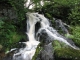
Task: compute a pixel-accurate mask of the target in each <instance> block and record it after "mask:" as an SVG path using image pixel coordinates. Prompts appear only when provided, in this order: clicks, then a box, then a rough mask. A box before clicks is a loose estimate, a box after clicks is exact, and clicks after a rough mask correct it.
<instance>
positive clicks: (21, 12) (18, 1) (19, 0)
mask: <svg viewBox="0 0 80 60" xmlns="http://www.w3.org/2000/svg"><path fill="white" fill-rule="evenodd" d="M9 3H10V4H11V6H12V7H13V8H14V10H15V11H16V13H17V16H18V19H19V22H20V21H21V20H24V19H25V8H24V0H9Z"/></svg>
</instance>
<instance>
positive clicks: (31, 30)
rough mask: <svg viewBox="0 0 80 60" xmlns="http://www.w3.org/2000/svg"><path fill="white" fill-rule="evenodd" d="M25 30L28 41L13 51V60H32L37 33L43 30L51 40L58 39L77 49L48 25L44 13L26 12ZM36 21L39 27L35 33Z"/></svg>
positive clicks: (37, 41) (37, 39)
mask: <svg viewBox="0 0 80 60" xmlns="http://www.w3.org/2000/svg"><path fill="white" fill-rule="evenodd" d="M26 15H27V18H28V19H27V32H26V34H27V35H28V39H29V41H27V42H24V43H25V44H26V47H25V48H21V49H20V50H19V52H18V53H15V54H14V56H13V60H32V57H33V56H34V54H35V51H36V48H37V46H38V44H39V43H40V42H39V36H38V35H39V34H40V33H41V32H42V31H43V30H45V32H46V33H47V35H48V37H49V38H51V39H52V40H58V41H61V42H63V43H65V44H66V45H69V46H70V47H72V48H73V49H77V48H76V47H75V46H73V45H72V44H70V43H69V42H68V41H67V40H66V39H64V38H63V37H62V36H61V35H60V34H59V33H58V32H57V31H56V30H55V29H54V28H52V27H51V26H50V22H49V20H48V19H47V18H45V17H44V15H41V14H38V13H27V14H26ZM37 22H39V23H40V25H41V27H40V28H39V30H38V31H37V32H36V33H35V25H36V24H37Z"/></svg>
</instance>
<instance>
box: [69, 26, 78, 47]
mask: <svg viewBox="0 0 80 60" xmlns="http://www.w3.org/2000/svg"><path fill="white" fill-rule="evenodd" d="M71 30H72V31H71V33H72V35H71V36H69V38H72V40H73V41H74V43H75V44H76V45H77V46H79V47H80V27H79V26H73V27H72V28H71Z"/></svg>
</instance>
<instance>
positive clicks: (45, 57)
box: [35, 43, 54, 60]
mask: <svg viewBox="0 0 80 60" xmlns="http://www.w3.org/2000/svg"><path fill="white" fill-rule="evenodd" d="M53 53H54V52H53V47H52V43H49V44H48V45H45V46H44V47H43V48H42V50H41V51H40V53H39V54H38V55H37V58H36V59H35V60H54V57H53Z"/></svg>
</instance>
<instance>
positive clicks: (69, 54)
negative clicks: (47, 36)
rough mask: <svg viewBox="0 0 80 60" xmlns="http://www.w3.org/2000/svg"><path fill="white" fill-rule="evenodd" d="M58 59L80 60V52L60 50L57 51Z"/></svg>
mask: <svg viewBox="0 0 80 60" xmlns="http://www.w3.org/2000/svg"><path fill="white" fill-rule="evenodd" d="M55 57H56V59H60V58H62V59H63V58H64V59H70V60H80V51H79V50H74V49H70V48H58V49H56V50H55Z"/></svg>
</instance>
